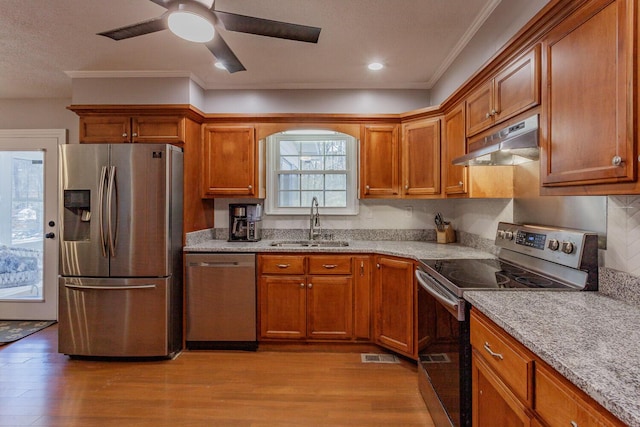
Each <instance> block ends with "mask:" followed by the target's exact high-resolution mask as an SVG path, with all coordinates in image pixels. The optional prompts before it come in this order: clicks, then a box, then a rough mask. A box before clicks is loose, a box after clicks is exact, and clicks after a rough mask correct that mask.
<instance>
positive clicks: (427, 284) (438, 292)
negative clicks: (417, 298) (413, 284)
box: [415, 269, 464, 321]
mask: <svg viewBox="0 0 640 427" xmlns="http://www.w3.org/2000/svg"><path fill="white" fill-rule="evenodd" d="M415 275H416V279H417V280H418V283H419V284H420V286H421V287H422V289H424V290H425V291H427V292H428V293H429V295H431V296H432V297H434V298H435V299H436V300H438V301H439V302H440V303H441V304H442V305H444V307H445V308H446V309H447V311H449V312H450V313H451V314H453V315H454V316H455V317H456V319H457V320H459V321H463V320H464V304H461V301H460V299H459V298H457V297H455V295H453V294H452V293H451V292H449V291H448V290H447V289H445V287H444V286H442V285H441V284H440V283H438V282H437V281H436V280H435V279H433V278H432V277H431V276H429V275H428V274H427V273H425V272H424V271H422V270H420V269H416V272H415Z"/></svg>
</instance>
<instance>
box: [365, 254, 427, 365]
mask: <svg viewBox="0 0 640 427" xmlns="http://www.w3.org/2000/svg"><path fill="white" fill-rule="evenodd" d="M413 272H414V263H413V261H410V260H407V259H403V258H396V257H388V256H383V255H378V256H376V269H375V273H374V280H373V306H374V320H373V322H374V331H375V332H374V333H375V342H376V344H379V345H381V346H383V347H386V348H389V349H391V350H394V351H397V352H398V353H401V354H403V355H405V356H409V357H411V358H413V359H415V358H417V355H416V346H415V345H414V343H415V342H416V339H417V338H416V337H415V335H416V332H415V328H414V325H415V324H416V322H415V313H416V309H415V305H416V301H415V300H416V298H415V294H416V287H415V282H414V277H413Z"/></svg>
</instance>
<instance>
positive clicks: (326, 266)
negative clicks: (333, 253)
mask: <svg viewBox="0 0 640 427" xmlns="http://www.w3.org/2000/svg"><path fill="white" fill-rule="evenodd" d="M322 266H323V267H324V268H328V269H332V268H336V267H337V266H338V264H322Z"/></svg>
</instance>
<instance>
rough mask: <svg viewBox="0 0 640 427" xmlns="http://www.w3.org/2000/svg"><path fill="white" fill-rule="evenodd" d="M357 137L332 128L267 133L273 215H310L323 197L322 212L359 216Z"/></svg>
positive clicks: (268, 207) (269, 205)
mask: <svg viewBox="0 0 640 427" xmlns="http://www.w3.org/2000/svg"><path fill="white" fill-rule="evenodd" d="M356 159H357V156H356V140H355V138H353V137H352V136H349V135H346V134H343V133H339V132H332V131H321V130H320V131H319V130H297V131H286V132H281V133H277V134H274V135H271V136H269V137H268V138H267V166H268V168H267V170H268V175H267V198H266V200H265V209H266V213H268V214H276V215H278V214H289V215H291V214H294V215H295V214H304V215H308V214H309V209H310V207H311V200H312V199H313V197H317V198H318V202H319V204H320V207H322V213H323V214H329V215H331V214H333V215H355V214H357V213H358V201H357V188H356V183H357V162H356Z"/></svg>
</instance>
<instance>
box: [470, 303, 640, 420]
mask: <svg viewBox="0 0 640 427" xmlns="http://www.w3.org/2000/svg"><path fill="white" fill-rule="evenodd" d="M465 299H467V300H468V301H469V302H470V303H471V304H472V305H473V306H474V307H475V308H477V309H478V310H480V311H481V312H482V313H484V314H485V315H486V316H488V317H489V318H490V319H491V320H493V321H494V322H495V323H496V324H497V325H499V326H500V327H502V328H503V329H504V330H505V331H506V332H507V333H509V334H510V335H512V336H513V337H514V338H515V339H517V340H518V341H520V342H521V343H522V344H524V345H525V346H526V347H527V348H529V349H530V350H531V351H533V352H534V353H535V354H537V355H538V356H539V357H540V358H541V359H542V360H544V361H545V362H547V363H548V364H549V365H550V366H552V367H553V368H555V369H556V370H557V371H558V372H559V373H561V374H562V375H564V376H565V377H566V378H567V379H569V381H571V382H572V383H574V384H575V385H576V386H577V387H579V388H580V389H581V390H583V391H584V392H585V393H587V394H588V395H589V396H591V397H592V398H594V399H595V400H596V401H597V402H599V403H600V404H601V405H602V406H603V407H605V408H606V409H608V410H609V411H610V412H611V413H612V414H613V415H615V416H616V417H618V418H619V419H620V420H622V421H623V422H625V423H627V424H629V425H630V426H635V427H640V310H638V306H636V305H630V304H627V303H625V302H623V301H620V300H617V299H613V298H611V297H608V296H605V295H603V294H601V293H598V292H569V291H558V292H536V291H527V292H521V291H506V292H488V291H472V292H471V291H470V292H466V293H465Z"/></svg>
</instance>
